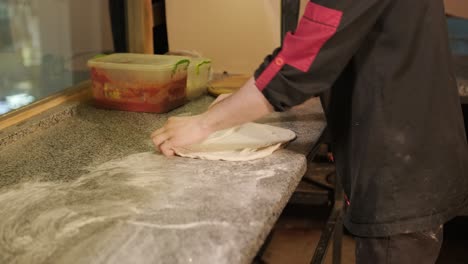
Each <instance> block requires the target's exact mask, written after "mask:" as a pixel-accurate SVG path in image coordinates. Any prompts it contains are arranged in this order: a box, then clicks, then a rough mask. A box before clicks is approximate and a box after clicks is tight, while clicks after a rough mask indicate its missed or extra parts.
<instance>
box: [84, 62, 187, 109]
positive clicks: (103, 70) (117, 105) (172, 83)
mask: <svg viewBox="0 0 468 264" xmlns="http://www.w3.org/2000/svg"><path fill="white" fill-rule="evenodd" d="M189 64H190V60H189V58H187V57H181V56H168V55H147V54H131V53H116V54H112V55H108V56H99V57H96V58H94V59H91V60H89V61H88V67H89V68H90V69H91V81H92V90H93V97H94V100H95V103H96V105H98V106H100V107H104V108H111V109H119V110H126V111H135V112H154V113H164V112H168V111H170V110H172V109H174V108H176V107H178V106H180V105H182V104H184V103H185V102H186V101H187V76H188V68H189Z"/></svg>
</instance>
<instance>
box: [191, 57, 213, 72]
mask: <svg viewBox="0 0 468 264" xmlns="http://www.w3.org/2000/svg"><path fill="white" fill-rule="evenodd" d="M210 63H211V61H209V60H205V61H202V62H200V63H198V64H197V67H196V68H195V72H196V74H197V75H199V74H200V67H201V66H203V65H205V64H210Z"/></svg>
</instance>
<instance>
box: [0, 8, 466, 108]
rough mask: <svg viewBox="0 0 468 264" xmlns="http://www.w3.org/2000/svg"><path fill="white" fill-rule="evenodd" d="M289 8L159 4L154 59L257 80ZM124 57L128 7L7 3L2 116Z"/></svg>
mask: <svg viewBox="0 0 468 264" xmlns="http://www.w3.org/2000/svg"><path fill="white" fill-rule="evenodd" d="M448 1H449V2H452V1H453V0H448ZM285 2H288V1H284V0H283V1H281V0H257V1H251V0H238V1H227V0H226V1H219V0H204V1H196V3H195V2H193V3H192V2H191V1H189V2H187V1H184V0H171V1H167V3H164V1H162V0H160V1H153V5H154V7H155V8H154V10H155V28H154V38H155V53H165V52H166V51H167V49H168V43H169V47H170V49H171V50H188V51H196V52H198V53H201V54H203V55H204V56H205V57H208V58H211V59H212V60H213V67H214V70H215V71H217V72H223V71H228V72H233V73H250V72H252V71H253V70H254V69H255V68H256V67H257V65H258V64H259V62H260V61H261V60H262V59H263V57H264V56H265V54H268V53H269V52H271V51H272V50H273V49H274V48H275V47H277V46H279V45H280V43H281V35H282V29H284V24H282V23H284V21H282V17H281V10H282V9H281V8H282V6H281V3H283V8H284V3H285ZM290 2H295V1H290ZM301 2H302V3H301V12H302V10H303V7H304V6H305V3H306V2H307V0H301ZM455 3H458V2H457V1H455ZM450 8H451V9H453V10H455V12H456V11H457V10H459V9H460V8H459V6H457V4H455V6H454V7H450ZM111 10H112V11H111ZM111 14H112V15H113V16H114V17H113V18H114V19H113V21H112V23H111ZM119 16H120V17H119ZM283 20H284V19H283ZM166 22H167V26H166ZM188 25H190V26H188ZM448 27H449V31H450V40H451V44H452V48H453V51H454V53H457V54H468V20H466V19H462V18H455V17H448ZM113 32H114V36H115V39H114V40H113V38H112V33H113ZM125 49H126V45H125V11H124V0H100V1H95V0H81V1H73V0H41V1H35V0H0V115H1V114H5V113H7V112H10V111H12V110H15V109H18V108H20V107H22V106H24V105H27V104H30V103H32V102H34V101H37V100H40V99H43V98H45V97H47V96H49V95H51V94H54V93H57V92H59V91H62V90H64V89H66V88H68V87H71V86H73V85H76V84H78V83H80V82H82V81H84V80H87V79H89V74H88V69H87V67H86V62H87V60H88V59H90V58H92V57H93V56H95V55H97V54H102V53H112V52H115V51H120V52H122V51H125Z"/></svg>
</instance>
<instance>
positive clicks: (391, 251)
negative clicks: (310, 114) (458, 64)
mask: <svg viewBox="0 0 468 264" xmlns="http://www.w3.org/2000/svg"><path fill="white" fill-rule="evenodd" d="M329 88H332V89H331V99H330V104H329V110H328V111H327V119H328V123H329V128H330V132H331V135H332V138H333V139H332V140H333V146H334V154H335V158H336V165H337V173H338V175H339V176H340V177H341V180H342V182H343V185H344V188H345V192H346V194H347V196H348V197H349V198H350V206H349V207H348V210H347V213H346V217H345V225H346V227H347V228H348V230H349V231H350V232H351V233H353V234H354V235H355V236H356V259H357V263H398V264H405V263H412V264H413V263H434V262H435V261H436V258H437V255H438V252H439V250H440V246H441V243H442V225H443V224H444V223H445V222H446V221H448V220H449V219H451V218H453V217H454V216H456V215H457V213H458V212H459V210H460V209H461V208H463V207H466V206H468V147H467V146H468V145H467V142H466V138H465V133H464V127H463V121H462V114H461V109H460V101H459V97H458V93H457V88H456V80H455V77H454V74H453V71H452V66H451V56H450V52H449V46H448V40H447V31H446V22H445V15H444V7H443V3H442V1H440V0H413V1H408V0H354V1H350V0H328V1H327V0H323V1H319V0H314V1H311V2H310V3H309V4H308V6H307V8H306V11H305V14H304V16H303V17H302V19H301V21H300V23H299V25H298V27H297V29H296V31H295V32H294V33H289V34H288V35H287V36H286V37H285V40H284V43H283V45H282V47H281V48H279V49H277V50H275V51H274V52H273V54H272V55H270V56H268V57H267V58H266V60H265V61H264V63H263V64H262V65H261V66H260V68H259V69H258V70H257V71H256V72H255V75H254V78H252V79H251V80H249V81H248V82H247V83H246V84H245V85H244V86H243V87H242V88H241V89H240V90H239V91H238V92H236V93H235V94H233V95H232V96H229V97H227V98H225V99H224V100H218V103H217V104H215V105H214V106H213V107H211V108H210V109H209V110H208V111H207V112H205V113H203V114H202V115H199V116H193V117H180V118H171V119H170V120H169V121H168V122H167V123H166V124H165V126H164V127H163V128H161V129H159V130H157V131H155V132H154V133H153V135H152V137H153V141H154V144H155V145H156V146H157V147H158V148H159V149H160V150H161V151H162V152H163V153H164V154H165V155H168V156H170V155H174V152H173V151H172V148H173V147H175V146H183V145H188V144H192V143H196V142H199V141H201V140H203V139H204V138H206V137H207V136H208V135H209V134H210V133H212V132H214V131H216V130H219V129H225V128H228V127H232V126H235V125H239V124H241V123H244V122H247V121H251V120H255V119H257V118H260V117H262V116H264V115H266V114H268V113H270V112H271V111H273V110H274V109H275V110H278V111H283V110H286V109H288V108H289V107H291V106H294V105H297V104H300V103H302V102H303V101H305V100H307V99H308V98H310V97H312V96H316V95H319V94H320V93H322V92H323V91H325V90H327V89H329ZM187 131H190V133H187Z"/></svg>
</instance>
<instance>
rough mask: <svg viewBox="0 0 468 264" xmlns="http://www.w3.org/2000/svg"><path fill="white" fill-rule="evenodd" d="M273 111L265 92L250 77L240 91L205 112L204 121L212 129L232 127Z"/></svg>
mask: <svg viewBox="0 0 468 264" xmlns="http://www.w3.org/2000/svg"><path fill="white" fill-rule="evenodd" d="M272 111H273V107H272V106H271V105H270V103H268V101H267V100H266V99H265V97H264V96H263V94H262V93H261V92H260V91H259V90H258V89H257V87H256V86H255V80H254V79H253V78H251V79H249V80H248V81H247V83H246V84H245V85H244V86H242V87H241V88H240V89H239V91H237V92H235V93H234V94H233V95H232V96H229V97H228V98H226V99H224V100H222V101H221V102H219V103H217V104H216V105H214V106H213V107H211V108H210V109H209V110H208V111H207V112H205V113H203V114H202V116H203V122H204V126H206V127H207V128H208V129H209V130H210V131H217V130H221V129H226V128H230V127H233V126H237V125H240V124H243V123H246V122H250V121H254V120H256V119H259V118H261V117H263V116H265V115H267V114H268V113H271V112H272Z"/></svg>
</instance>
